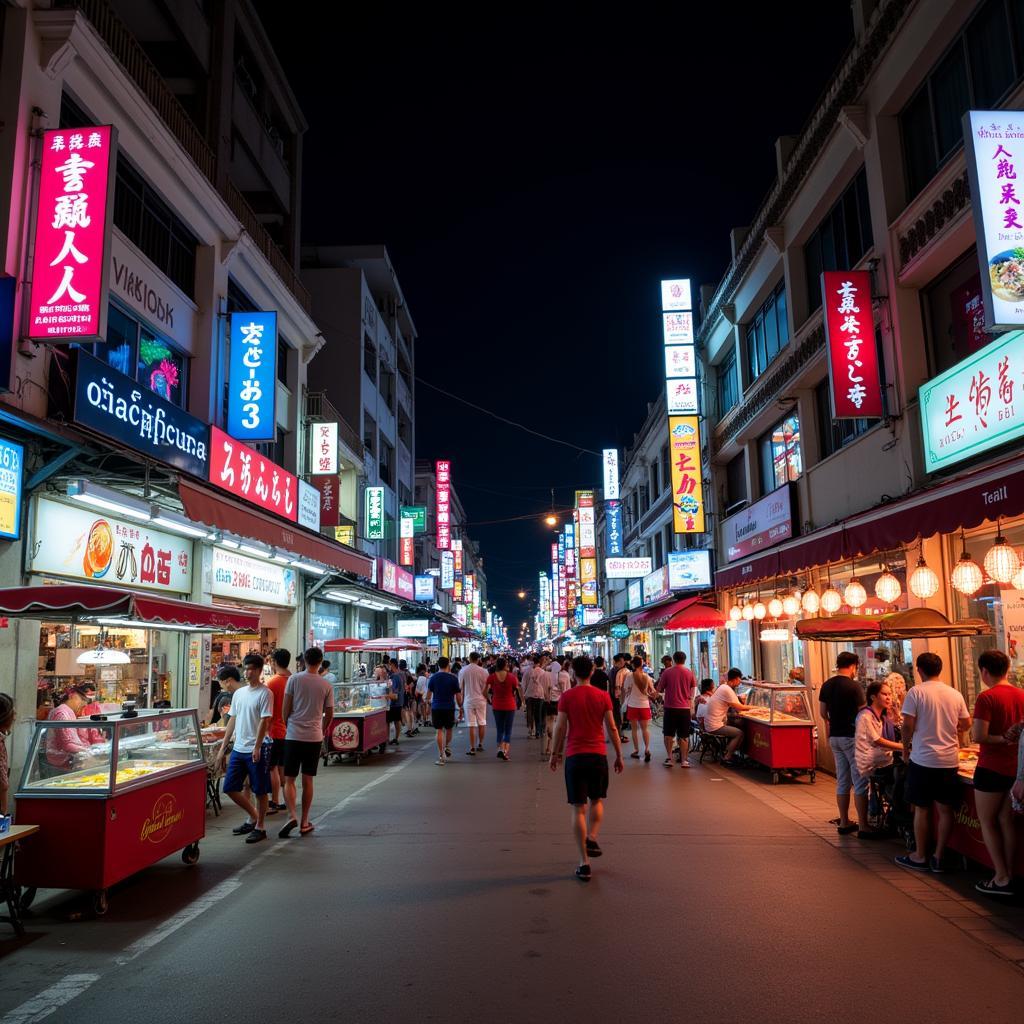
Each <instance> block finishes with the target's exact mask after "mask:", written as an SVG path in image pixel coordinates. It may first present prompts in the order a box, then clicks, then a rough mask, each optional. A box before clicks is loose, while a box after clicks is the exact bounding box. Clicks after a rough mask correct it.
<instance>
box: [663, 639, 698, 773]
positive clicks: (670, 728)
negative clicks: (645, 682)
mask: <svg viewBox="0 0 1024 1024" xmlns="http://www.w3.org/2000/svg"><path fill="white" fill-rule="evenodd" d="M655 689H656V690H657V691H658V693H663V694H664V695H665V717H664V721H663V722H662V726H661V732H662V735H663V736H664V738H665V767H666V768H671V767H672V744H673V742H674V741H676V740H678V741H679V764H680V766H681V767H683V768H689V767H690V762H689V761H688V760H687V757H688V755H689V753H690V709H691V708H692V707H693V694H694V691H695V690H696V689H697V680H696V678H695V676H694V674H693V673H692V672H691V671H690V670H689V669H688V668H687V667H686V655H685V654H684V653H683V652H682V651H676V652H675V654H673V655H672V666H671V668H666V669H665V670H664V671H663V672H662V673H661V675H660V676H659V677H658V682H657V685H656V686H655Z"/></svg>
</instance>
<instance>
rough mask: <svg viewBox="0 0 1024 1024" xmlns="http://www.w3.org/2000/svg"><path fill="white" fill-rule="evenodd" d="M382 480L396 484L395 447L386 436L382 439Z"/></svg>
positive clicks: (389, 485)
mask: <svg viewBox="0 0 1024 1024" xmlns="http://www.w3.org/2000/svg"><path fill="white" fill-rule="evenodd" d="M380 481H381V483H382V484H387V485H388V487H392V488H393V487H394V486H395V449H394V448H392V447H391V445H389V444H388V443H387V441H385V440H384V438H381V439H380Z"/></svg>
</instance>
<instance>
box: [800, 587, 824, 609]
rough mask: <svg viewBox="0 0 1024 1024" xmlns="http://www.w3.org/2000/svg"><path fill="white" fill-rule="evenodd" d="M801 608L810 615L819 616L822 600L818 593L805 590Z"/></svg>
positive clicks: (801, 599)
mask: <svg viewBox="0 0 1024 1024" xmlns="http://www.w3.org/2000/svg"><path fill="white" fill-rule="evenodd" d="M800 607H801V608H803V610H804V611H805V612H807V614H808V615H817V614H818V609H819V608H820V607H821V598H820V597H818V592H817V591H816V590H805V591H804V596H803V597H801V598H800Z"/></svg>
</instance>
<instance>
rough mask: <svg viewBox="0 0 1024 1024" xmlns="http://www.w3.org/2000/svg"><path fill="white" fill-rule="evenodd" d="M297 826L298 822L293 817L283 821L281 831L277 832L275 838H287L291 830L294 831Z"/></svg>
mask: <svg viewBox="0 0 1024 1024" xmlns="http://www.w3.org/2000/svg"><path fill="white" fill-rule="evenodd" d="M298 827H299V823H298V822H297V821H296V820H295V819H294V818H291V819H289V820H288V821H287V822H286V823H285V826H284V828H282V829H281V831H280V832H278V833H277V838H278V839H287V838H288V837H289V836H290V835H291V834H292V832H294V831H295V830H296V829H297V828H298Z"/></svg>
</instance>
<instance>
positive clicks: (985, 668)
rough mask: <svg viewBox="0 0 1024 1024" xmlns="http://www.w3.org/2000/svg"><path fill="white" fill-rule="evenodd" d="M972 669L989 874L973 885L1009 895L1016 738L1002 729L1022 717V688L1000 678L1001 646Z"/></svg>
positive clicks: (978, 790) (1006, 663)
mask: <svg viewBox="0 0 1024 1024" xmlns="http://www.w3.org/2000/svg"><path fill="white" fill-rule="evenodd" d="M978 669H979V671H980V673H981V681H982V682H983V683H984V684H985V686H986V689H985V692H984V693H982V694H980V695H979V696H978V700H977V703H976V704H975V705H974V725H973V726H972V727H971V739H972V740H974V742H975V743H977V744H978V747H979V750H978V767H977V768H976V769H975V772H974V802H975V805H976V807H977V809H978V821H979V822H980V823H981V835H982V838H983V839H984V840H985V848H986V849H987V850H988V855H989V856H990V857H991V858H992V865H993V867H994V868H995V876H994V877H993V878H991V879H989V880H988V881H986V882H979V883H978V884H977V885H976V886H975V888H976V889H977V890H978V891H979V892H983V893H985V894H986V895H988V896H1012V895H1013V858H1014V853H1015V852H1016V849H1015V847H1016V844H1015V841H1014V840H1015V835H1014V821H1013V807H1012V805H1011V802H1010V790H1011V789H1012V788H1013V783H1014V779H1015V777H1016V775H1017V742H1018V741H1017V739H1016V738H1014V739H1010V738H1009V737H1007V736H1006V732H1007V730H1009V729H1010V726H1012V725H1014V724H1016V723H1017V722H1020V721H1022V720H1024V690H1019V689H1018V688H1017V687H1016V686H1014V685H1013V684H1012V683H1010V682H1009V680H1008V679H1007V678H1006V677H1007V674H1008V673H1009V671H1010V659H1009V658H1008V657H1007V656H1006V655H1005V654H1003V652H1002V651H995V650H992V651H982V653H981V655H980V656H979V658H978ZM1015 733H1016V730H1014V732H1012V733H1011V734H1010V735H1011V736H1014V735H1015Z"/></svg>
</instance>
